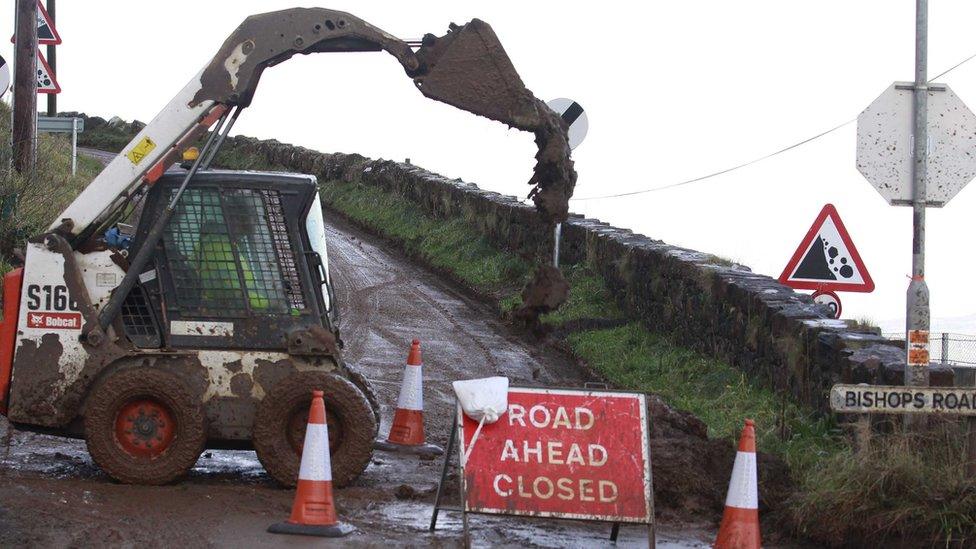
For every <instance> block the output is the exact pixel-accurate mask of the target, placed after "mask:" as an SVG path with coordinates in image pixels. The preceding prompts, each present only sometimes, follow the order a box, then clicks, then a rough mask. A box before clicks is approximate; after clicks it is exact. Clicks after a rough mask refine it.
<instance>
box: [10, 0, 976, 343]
mask: <svg viewBox="0 0 976 549" xmlns="http://www.w3.org/2000/svg"><path fill="white" fill-rule="evenodd" d="M931 4H932V6H931V8H930V31H929V32H930V41H929V65H930V71H929V74H930V75H935V74H938V73H940V72H942V71H943V70H945V69H947V68H949V67H951V66H953V65H955V64H956V63H958V62H959V61H962V60H963V59H965V58H967V57H969V56H970V55H973V54H976V37H973V33H972V29H971V27H972V22H973V21H974V20H976V2H971V1H965V0H953V1H948V0H942V1H933V2H931ZM6 5H7V9H8V12H7V13H8V14H10V16H9V17H6V18H0V32H8V33H12V29H13V17H12V10H13V2H7V3H6ZM294 5H295V4H294V3H293V2H289V1H277V0H262V1H254V0H235V1H233V2H231V1H219V2H218V1H211V2H199V1H197V2H189V1H184V0H171V1H170V2H166V3H165V4H160V3H156V4H149V3H136V2H131V1H119V0H100V1H98V2H66V1H64V0H62V1H61V2H59V3H58V9H57V16H58V20H57V28H58V30H59V32H60V34H61V37H62V38H63V40H64V43H63V45H61V46H59V47H58V70H57V77H58V80H59V82H60V84H61V87H62V89H63V93H62V94H61V95H60V96H59V108H60V109H61V110H78V111H84V112H86V113H88V114H92V115H99V116H103V117H106V118H108V117H111V116H113V115H117V116H120V117H122V118H124V119H126V120H131V119H138V120H142V121H148V120H150V119H152V118H153V117H154V116H155V115H156V114H157V112H158V111H159V110H160V109H161V108H162V107H163V106H164V105H165V104H166V103H167V102H168V101H169V100H170V99H171V98H172V96H173V95H175V93H176V92H177V91H179V90H180V89H181V88H182V87H183V86H184V85H185V84H186V82H187V81H188V80H189V79H190V78H191V77H192V76H193V75H194V74H195V73H196V72H197V71H198V70H199V69H200V68H202V67H203V66H204V65H205V64H206V63H207V62H208V61H209V60H210V59H211V57H212V56H213V55H214V54H215V53H216V51H217V49H218V48H219V47H220V45H221V43H222V42H223V40H224V39H225V38H226V37H227V36H228V35H229V34H230V33H231V32H232V31H233V30H234V28H235V27H236V26H237V25H238V24H239V23H240V22H241V21H242V20H243V19H244V18H245V17H246V16H248V15H250V14H253V13H261V12H266V11H273V10H276V9H284V8H288V7H293V6H294ZM306 5H307V4H306ZM149 6H152V7H153V9H150V8H149ZM163 6H165V9H164V8H163ZM323 7H329V8H332V9H337V10H343V11H348V12H350V13H352V14H354V15H357V16H358V17H360V18H362V19H364V20H366V21H368V22H370V23H372V24H373V25H376V26H378V27H380V28H382V29H384V30H386V31H388V32H390V33H392V34H394V35H396V36H398V37H400V38H403V39H410V38H419V37H421V36H422V35H423V34H425V33H433V34H438V35H439V34H443V33H444V32H445V31H446V29H447V25H448V24H449V23H451V22H456V23H459V24H460V23H464V22H466V21H468V20H470V19H471V18H474V17H477V18H480V19H483V20H485V21H487V22H488V23H490V24H491V25H492V27H493V28H494V30H495V32H496V34H497V35H498V36H499V38H500V39H501V42H502V44H503V45H504V47H505V49H506V51H507V52H508V54H509V56H510V57H511V59H512V61H513V62H514V64H515V67H516V68H517V70H518V71H519V73H520V74H521V76H522V79H523V81H524V82H525V83H526V85H527V86H528V87H529V89H531V90H532V91H533V92H534V93H535V94H536V95H537V96H538V97H541V98H543V99H547V100H548V99H552V98H557V97H569V98H572V99H575V100H576V101H577V102H579V103H580V104H581V105H582V106H583V107H584V108H585V109H586V113H587V117H588V119H589V132H588V134H587V137H586V140H585V141H584V142H583V143H582V144H581V145H580V146H579V147H578V148H577V149H576V150H575V151H574V153H573V157H574V160H575V161H576V168H577V170H578V172H579V181H578V184H577V187H576V196H577V197H591V196H599V195H605V194H613V193H621V192H628V191H634V190H640V189H647V188H653V187H660V186H664V185H668V184H671V183H674V182H677V181H682V180H686V179H690V178H693V177H697V176H701V175H704V174H708V173H711V172H715V171H718V170H722V169H725V168H728V167H730V166H734V165H738V164H741V163H743V162H747V161H749V160H752V159H754V158H757V157H761V156H763V155H766V154H768V153H770V152H772V151H775V150H778V149H781V148H783V147H786V146H788V145H791V144H793V143H796V142H798V141H801V140H804V139H806V138H808V137H811V136H813V135H815V134H818V133H820V132H822V131H824V130H827V129H830V128H832V127H834V126H836V125H838V124H841V123H844V122H847V121H849V120H852V119H854V118H855V117H856V116H857V115H858V113H860V112H861V111H862V110H863V109H864V108H865V107H867V106H868V105H869V104H870V103H871V102H872V101H873V100H874V99H875V98H876V97H877V96H878V95H880V94H881V93H882V92H883V91H884V90H885V89H886V88H887V87H888V86H889V85H890V84H891V83H892V82H893V81H896V80H911V79H912V78H913V75H914V24H915V19H914V17H915V16H914V9H915V2H913V1H911V0H859V1H857V2H851V1H849V0H821V1H819V2H783V1H781V0H752V1H746V2H728V1H727V0H683V1H681V2H661V1H649V2H626V3H625V2H602V3H599V4H595V3H582V2H565V1H564V2H559V3H556V2H544V1H537V2H518V3H516V2H504V1H495V2H463V1H453V2H446V1H428V2H423V3H409V4H407V3H402V2H379V1H367V0H359V1H356V2H348V1H344V2H341V1H337V2H331V3H329V4H328V5H323ZM11 53H12V47H11V46H10V45H9V44H7V43H3V45H0V54H2V55H3V56H4V57H6V58H8V59H9V58H10V55H11ZM941 81H942V82H944V83H946V84H948V85H949V86H950V87H951V88H952V89H953V91H955V93H956V94H957V95H958V96H959V97H960V98H961V99H962V100H963V101H967V100H968V101H970V104H971V105H972V106H973V107H974V108H976V60H973V61H971V62H969V63H967V64H965V65H963V66H962V67H960V68H958V69H956V70H955V71H953V72H952V73H950V74H949V75H948V76H946V77H945V78H944V79H943V80H941ZM251 107H252V108H250V109H248V110H247V111H245V112H244V114H243V116H242V117H241V120H240V121H239V122H238V124H237V126H236V127H235V131H234V133H240V134H244V135H251V136H256V137H261V138H275V139H278V140H280V141H283V142H288V143H294V144H298V145H303V146H306V147H309V148H313V149H317V150H320V151H324V152H335V151H340V152H357V153H360V154H363V155H366V156H370V157H374V158H385V159H394V160H404V159H406V158H410V159H411V161H412V162H413V163H414V164H417V165H419V166H422V167H424V168H427V169H429V170H432V171H435V172H438V173H441V174H443V175H446V176H448V177H452V178H453V177H460V178H462V179H464V180H466V181H469V182H474V183H477V184H478V185H480V186H481V187H483V188H486V189H490V190H494V191H498V192H502V193H505V194H513V195H517V196H519V197H523V198H524V197H525V195H526V193H527V191H528V186H527V185H526V184H525V182H526V181H527V180H528V178H529V176H530V175H531V169H532V166H533V163H534V159H533V156H534V154H535V152H536V149H535V146H534V144H533V142H532V138H531V136H530V135H529V134H526V133H524V132H518V131H515V130H510V129H508V128H507V127H505V126H504V125H501V124H498V123H496V122H492V121H489V120H487V119H484V118H479V117H475V116H473V115H471V114H470V113H467V112H465V111H461V110H458V109H455V108H453V107H450V106H447V105H444V104H441V103H437V102H434V101H431V100H429V99H426V98H424V97H423V96H422V95H421V94H420V93H419V92H418V91H416V89H414V87H413V84H412V83H411V81H410V79H409V78H407V77H405V75H404V73H403V71H402V69H401V67H400V65H399V64H398V63H397V61H396V60H395V59H394V58H393V57H391V56H389V55H387V54H385V53H357V54H325V55H313V56H307V57H306V56H298V57H296V58H294V59H292V60H291V61H289V62H288V63H284V64H282V65H279V66H276V67H273V68H271V69H268V70H267V71H265V73H264V76H263V78H262V82H261V86H259V88H258V91H257V95H256V97H255V100H254V102H253V104H252V105H251ZM855 147H856V126H855V124H849V125H847V126H845V127H844V128H842V129H840V130H838V131H836V132H833V133H831V134H829V135H827V136H825V137H823V138H821V139H818V140H816V141H813V142H811V143H809V144H806V145H804V146H801V147H798V148H796V149H794V150H791V151H790V152H787V153H784V154H781V155H778V156H775V157H773V158H771V159H768V160H765V161H763V162H759V163H757V164H754V165H752V166H749V167H747V168H744V169H741V170H737V171H734V172H731V173H729V174H726V175H722V176H719V177H715V178H712V179H709V180H706V181H703V182H700V183H696V184H692V185H685V186H681V187H677V188H673V189H669V190H664V191H659V192H652V193H647V194H642V195H637V196H631V197H627V198H622V199H604V200H577V201H574V202H572V204H571V208H572V210H573V211H575V212H578V213H581V214H585V215H587V216H589V217H597V218H600V219H602V220H604V221H608V222H610V223H613V224H614V225H617V226H622V227H628V228H631V229H633V230H634V231H636V232H640V233H643V234H645V235H647V236H649V237H652V238H655V239H660V240H664V241H666V242H669V243H671V244H675V245H679V246H684V247H688V248H693V249H697V250H701V251H705V252H709V253H713V254H716V255H719V256H721V257H725V258H728V259H731V260H734V261H737V262H740V263H743V264H745V265H748V266H749V267H751V268H752V269H753V270H754V271H756V272H759V273H764V274H768V275H770V276H774V277H775V276H778V275H779V274H780V272H781V271H782V270H783V267H784V266H785V265H786V263H787V261H788V260H789V258H790V256H791V255H792V253H793V251H794V249H795V248H796V247H797V245H798V244H799V243H800V240H801V239H802V237H803V235H804V234H805V233H806V231H807V229H808V228H809V226H810V224H811V223H812V222H813V220H814V218H815V217H816V215H817V213H818V212H819V211H820V210H821V208H822V207H823V206H824V204H826V203H832V204H834V205H835V206H836V207H837V209H838V211H839V213H840V216H841V217H842V219H843V220H844V223H845V225H846V226H847V228H848V230H849V231H850V233H851V235H852V237H853V240H854V243H855V245H856V246H857V248H858V251H859V252H860V255H861V257H862V258H863V259H864V261H865V263H866V265H867V268H868V270H869V272H870V274H871V276H872V277H873V279H874V281H875V284H876V289H875V291H874V292H873V293H870V294H856V293H843V294H841V300H842V302H843V308H844V316H845V317H847V318H861V319H864V318H867V319H870V320H872V321H874V322H877V323H881V324H882V326H883V328H884V329H885V330H886V331H899V330H900V329H901V327H902V326H903V319H904V310H905V292H906V289H907V286H908V282H909V279H908V275H909V274H910V271H911V210H910V208H904V207H892V206H889V205H888V204H887V202H885V200H884V199H883V198H882V197H881V196H880V195H879V194H878V192H877V191H876V190H875V189H874V188H873V187H872V186H871V185H870V184H869V183H868V182H867V181H866V180H865V179H864V178H863V177H862V176H861V175H860V173H859V172H858V171H857V169H856V167H855V152H856V151H855ZM974 218H976V185H973V186H971V187H970V188H966V189H964V190H963V191H962V192H961V193H960V194H959V195H957V196H956V197H955V198H954V199H953V201H952V202H950V203H949V205H948V206H947V207H945V208H942V209H930V210H929V213H928V225H927V231H928V239H927V257H926V259H927V262H926V271H927V274H926V279H927V281H928V284H929V287H930V291H931V296H932V297H931V305H932V316H933V327H932V328H933V331H939V330H940V329H943V328H940V326H942V327H944V329H952V330H957V331H960V330H961V331H968V332H969V333H976V292H973V291H971V290H970V287H971V284H972V282H971V279H972V278H973V270H974V269H973V267H974V263H976V261H974V259H973V253H972V250H973V243H972V235H973V228H974V221H973V220H974ZM960 317H962V318H969V319H970V320H969V321H968V322H966V321H961V320H960Z"/></svg>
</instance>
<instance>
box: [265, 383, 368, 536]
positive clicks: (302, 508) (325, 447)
mask: <svg viewBox="0 0 976 549" xmlns="http://www.w3.org/2000/svg"><path fill="white" fill-rule="evenodd" d="M355 530H356V529H355V528H354V527H353V526H351V525H349V524H344V523H342V522H339V519H338V518H336V510H335V502H334V501H333V499H332V458H331V456H329V426H328V425H326V423H325V401H324V400H323V393H322V391H312V407H311V409H310V410H309V412H308V427H307V428H306V430H305V443H304V445H303V446H302V465H301V468H300V469H299V470H298V490H297V491H296V492H295V503H293V504H292V506H291V517H290V518H289V519H288V521H286V522H279V523H277V524H272V525H271V526H270V527H269V528H268V531H269V532H272V533H274V534H301V535H305V536H321V537H326V538H338V537H342V536H346V535H349V534H350V533H352V532H354V531H355Z"/></svg>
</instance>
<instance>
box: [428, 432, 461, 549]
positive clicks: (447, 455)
mask: <svg viewBox="0 0 976 549" xmlns="http://www.w3.org/2000/svg"><path fill="white" fill-rule="evenodd" d="M457 431H458V427H457V421H455V422H454V426H453V427H451V435H450V437H449V438H448V441H447V452H444V468H443V469H442V470H441V482H440V484H438V485H437V497H435V498H434V513H433V515H431V517H430V531H431V532H433V531H434V529H435V528H437V513H438V511H440V507H441V498H442V497H443V496H444V483H445V482H447V470H448V468H449V467H450V466H451V456H453V455H454V444H455V442H456V441H457Z"/></svg>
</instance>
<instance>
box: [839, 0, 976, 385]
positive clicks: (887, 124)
mask: <svg viewBox="0 0 976 549" xmlns="http://www.w3.org/2000/svg"><path fill="white" fill-rule="evenodd" d="M974 138H976V115H973V113H972V111H970V110H969V109H968V108H967V107H966V105H965V104H963V102H962V101H961V100H960V99H959V98H958V97H956V95H955V94H954V93H953V92H952V90H950V89H949V87H948V86H945V85H942V84H930V83H929V82H928V0H916V2H915V81H914V82H912V83H898V82H895V83H894V84H893V85H891V86H890V87H889V88H888V89H887V90H885V92H884V93H882V94H881V96H880V97H878V99H876V100H875V101H874V102H873V103H872V104H871V105H870V106H869V107H868V108H867V109H865V111H864V112H862V113H861V114H860V116H858V118H857V168H858V170H859V171H860V172H861V174H863V175H864V177H865V178H866V179H867V180H868V181H869V182H870V183H871V184H872V185H873V186H874V187H875V188H876V189H877V190H878V192H880V193H881V195H882V196H883V197H884V198H885V200H887V201H888V202H889V203H890V204H892V205H906V206H907V205H911V206H912V210H913V212H912V214H913V215H912V229H913V230H912V276H911V282H910V283H909V285H908V294H907V299H906V314H905V331H906V337H905V339H906V348H905V360H906V363H907V364H908V370H907V371H906V373H905V385H908V386H923V387H924V386H927V385H928V382H929V380H928V377H929V372H928V367H929V364H928V361H927V360H926V361H925V362H922V359H923V358H925V359H927V357H928V346H929V342H928V333H929V321H930V316H931V313H930V311H929V299H930V295H929V288H928V284H926V282H925V210H926V207H927V206H945V205H946V204H947V203H948V202H949V200H951V199H952V197H954V196H955V195H956V194H957V193H958V192H959V191H960V190H962V188H963V187H965V186H966V184H967V183H969V182H970V181H971V180H972V179H973V177H974V176H976V155H974V154H973V139H974ZM913 342H914V343H913Z"/></svg>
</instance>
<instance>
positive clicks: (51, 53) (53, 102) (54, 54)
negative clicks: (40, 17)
mask: <svg viewBox="0 0 976 549" xmlns="http://www.w3.org/2000/svg"><path fill="white" fill-rule="evenodd" d="M47 14H48V15H49V16H50V17H51V24H52V25H57V16H55V15H54V0H47ZM47 64H48V65H49V66H50V67H51V72H53V73H54V74H58V50H57V48H56V47H55V46H54V45H53V44H49V45H48V47H47ZM47 115H48V116H57V115H58V94H56V93H49V94H47Z"/></svg>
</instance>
